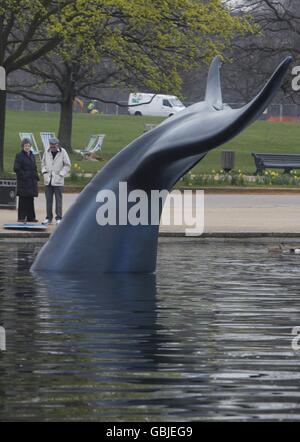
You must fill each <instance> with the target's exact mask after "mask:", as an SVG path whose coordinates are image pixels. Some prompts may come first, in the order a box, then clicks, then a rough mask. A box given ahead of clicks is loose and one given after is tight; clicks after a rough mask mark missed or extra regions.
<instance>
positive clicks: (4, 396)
mask: <svg viewBox="0 0 300 442" xmlns="http://www.w3.org/2000/svg"><path fill="white" fill-rule="evenodd" d="M40 247H41V244H39V243H35V244H32V243H31V244H29V243H27V244H22V243H15V244H11V243H3V242H2V243H0V326H1V327H2V328H1V327H0V348H1V342H2V350H0V421H11V420H19V421H24V420H26V421H30V420H42V421H53V420H56V421H60V420H61V421H63V420H89V421H165V422H166V421H178V422H186V421H189V422H191V421H201V420H228V421H230V420H259V419H261V420H280V419H282V420H300V382H299V381H300V370H299V368H300V351H299V352H297V351H294V350H293V349H292V346H291V344H292V339H293V336H292V329H293V327H295V326H300V303H299V292H300V286H299V283H300V277H299V264H300V256H292V255H291V256H290V255H287V256H286V255H283V256H270V255H268V253H267V246H266V245H263V244H261V243H259V242H254V241H252V242H248V243H242V242H239V241H236V242H235V241H226V242H222V241H213V240H201V241H197V240H179V239H178V240H175V239H172V240H167V239H166V240H162V241H161V243H160V249H159V261H158V273H157V275H156V280H155V277H153V276H149V275H146V276H145V275H144V276H137V275H136V276H134V275H132V276H126V275H115V276H112V277H110V276H104V275H95V276H94V278H89V279H86V280H83V279H81V280H80V279H78V278H77V280H76V278H74V277H73V278H70V277H68V278H67V277H65V278H61V277H60V276H57V275H55V276H52V277H49V275H48V276H47V275H44V276H41V275H39V276H38V277H37V276H33V275H31V274H30V273H29V272H28V269H29V267H30V264H31V262H32V260H33V259H34V256H35V255H36V253H37V252H38V250H39V248H40ZM1 331H2V334H1ZM4 332H5V333H4ZM4 335H5V339H6V342H5V341H3V338H4ZM1 336H2V337H1Z"/></svg>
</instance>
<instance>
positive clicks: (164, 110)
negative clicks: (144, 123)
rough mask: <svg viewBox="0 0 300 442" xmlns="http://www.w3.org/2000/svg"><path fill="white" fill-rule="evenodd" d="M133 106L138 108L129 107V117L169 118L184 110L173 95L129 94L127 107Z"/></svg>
mask: <svg viewBox="0 0 300 442" xmlns="http://www.w3.org/2000/svg"><path fill="white" fill-rule="evenodd" d="M153 97H154V98H153ZM145 103H148V104H145ZM134 104H135V105H137V104H138V105H139V106H133V107H129V108H128V112H129V113H130V115H137V116H142V115H146V116H151V117H171V116H172V115H174V114H177V113H178V112H180V111H182V110H183V109H185V106H184V105H183V104H182V103H181V101H180V100H179V99H178V98H177V97H175V95H154V94H143V93H136V94H130V95H129V100H128V105H129V106H130V105H134Z"/></svg>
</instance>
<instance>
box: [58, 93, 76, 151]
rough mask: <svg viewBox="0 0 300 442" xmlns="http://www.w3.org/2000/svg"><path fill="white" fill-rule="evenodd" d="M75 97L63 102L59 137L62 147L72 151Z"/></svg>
mask: <svg viewBox="0 0 300 442" xmlns="http://www.w3.org/2000/svg"><path fill="white" fill-rule="evenodd" d="M72 127H73V97H72V96H70V97H68V99H67V100H66V101H64V102H63V103H61V108H60V121H59V132H58V138H59V141H60V144H61V146H62V147H64V148H65V149H67V151H68V152H69V153H72Z"/></svg>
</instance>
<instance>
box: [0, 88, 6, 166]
mask: <svg viewBox="0 0 300 442" xmlns="http://www.w3.org/2000/svg"><path fill="white" fill-rule="evenodd" d="M5 114H6V91H2V90H0V173H1V172H3V170H4V132H5Z"/></svg>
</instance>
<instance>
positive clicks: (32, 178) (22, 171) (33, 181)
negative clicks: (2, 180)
mask: <svg viewBox="0 0 300 442" xmlns="http://www.w3.org/2000/svg"><path fill="white" fill-rule="evenodd" d="M14 171H15V173H16V174H17V195H18V196H27V197H28V196H30V197H36V196H38V181H39V176H38V172H37V167H36V162H35V158H34V155H33V153H32V152H30V156H28V155H27V154H26V153H25V152H24V150H22V151H21V152H19V153H17V155H16V159H15V164H14Z"/></svg>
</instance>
